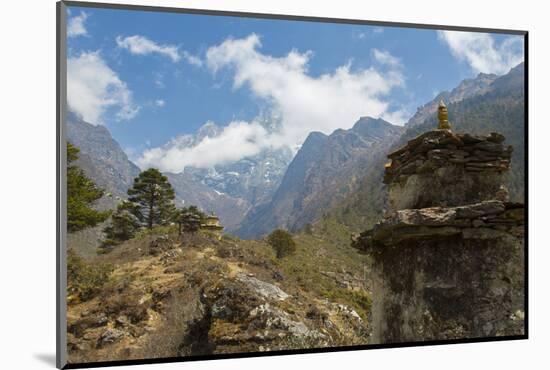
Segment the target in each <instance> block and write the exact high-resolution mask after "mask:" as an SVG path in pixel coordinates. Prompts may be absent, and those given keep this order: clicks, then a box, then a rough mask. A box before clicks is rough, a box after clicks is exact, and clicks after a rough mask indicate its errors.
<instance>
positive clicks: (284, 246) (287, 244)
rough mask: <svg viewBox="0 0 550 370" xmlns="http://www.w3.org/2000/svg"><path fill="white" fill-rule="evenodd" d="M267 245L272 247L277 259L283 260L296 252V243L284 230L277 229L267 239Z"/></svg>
mask: <svg viewBox="0 0 550 370" xmlns="http://www.w3.org/2000/svg"><path fill="white" fill-rule="evenodd" d="M267 243H268V244H269V245H271V247H273V249H274V250H275V254H276V255H277V258H283V257H285V256H288V255H290V254H293V253H294V252H295V251H296V242H295V241H294V239H292V235H291V234H289V233H288V232H287V231H285V230H281V229H277V230H275V231H273V232H272V233H271V234H269V235H268V237H267Z"/></svg>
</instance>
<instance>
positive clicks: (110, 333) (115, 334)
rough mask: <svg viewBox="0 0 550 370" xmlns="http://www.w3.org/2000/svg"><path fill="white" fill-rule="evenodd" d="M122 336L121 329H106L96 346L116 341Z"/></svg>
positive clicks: (99, 346)
mask: <svg viewBox="0 0 550 370" xmlns="http://www.w3.org/2000/svg"><path fill="white" fill-rule="evenodd" d="M122 337H124V332H123V331H121V330H118V329H107V330H105V331H104V332H103V333H102V334H101V336H100V337H99V339H98V341H97V347H98V348H101V347H103V346H105V345H107V344H112V343H115V342H118V341H119V340H120V339H122Z"/></svg>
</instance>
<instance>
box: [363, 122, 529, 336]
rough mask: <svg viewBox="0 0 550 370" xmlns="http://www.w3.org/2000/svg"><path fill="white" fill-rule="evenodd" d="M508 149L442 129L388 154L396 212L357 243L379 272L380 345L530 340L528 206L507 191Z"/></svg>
mask: <svg viewBox="0 0 550 370" xmlns="http://www.w3.org/2000/svg"><path fill="white" fill-rule="evenodd" d="M504 140H505V138H504V137H503V136H502V135H500V134H497V133H492V134H490V135H486V136H474V135H469V134H456V133H453V132H452V131H451V130H434V131H429V132H426V133H424V134H421V135H420V136H418V137H416V138H415V139H413V140H410V141H409V142H408V143H407V144H406V145H405V146H404V147H403V148H401V149H399V150H397V151H395V152H393V153H391V154H389V155H388V157H389V158H390V162H389V163H388V164H387V165H386V168H385V176H384V183H385V184H387V185H388V190H389V207H390V210H389V211H388V212H387V214H386V215H385V217H384V219H382V220H381V221H380V222H378V223H377V224H376V225H375V226H374V228H372V229H370V230H367V231H365V232H363V233H362V234H360V235H359V236H358V237H356V238H354V240H353V242H352V244H353V246H354V247H355V248H357V249H359V250H360V251H362V252H363V253H366V254H369V255H370V256H372V260H373V264H374V269H373V270H374V273H375V276H374V278H373V307H372V313H371V315H372V318H371V320H370V321H371V323H372V325H373V343H377V342H378V343H398V342H410V341H425V340H442V339H460V338H478V337H487V336H501V335H522V334H523V333H524V321H523V320H524V319H523V317H524V276H525V273H524V230H525V226H524V205H523V204H522V203H514V202H509V201H508V199H507V192H506V189H505V188H504V187H503V186H502V182H503V178H502V174H503V173H504V172H505V171H507V170H508V168H509V165H510V157H511V153H512V148H511V147H510V146H505V145H503V142H504Z"/></svg>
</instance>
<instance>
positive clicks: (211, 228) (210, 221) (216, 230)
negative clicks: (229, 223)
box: [201, 213, 223, 239]
mask: <svg viewBox="0 0 550 370" xmlns="http://www.w3.org/2000/svg"><path fill="white" fill-rule="evenodd" d="M201 230H204V231H208V232H211V233H213V234H214V235H216V236H217V238H218V239H221V237H222V231H223V226H222V225H221V223H220V219H219V218H218V216H216V215H215V214H213V213H212V214H210V215H208V216H206V217H205V219H204V223H203V224H201Z"/></svg>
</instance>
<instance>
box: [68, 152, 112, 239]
mask: <svg viewBox="0 0 550 370" xmlns="http://www.w3.org/2000/svg"><path fill="white" fill-rule="evenodd" d="M79 151H80V150H79V149H78V148H77V147H75V146H73V145H72V144H71V143H68V142H67V230H68V231H69V232H75V231H78V230H82V229H85V228H88V227H93V226H96V225H97V224H99V223H101V222H103V221H105V220H106V219H107V217H109V214H110V212H109V211H105V212H101V211H97V210H95V209H93V208H92V206H93V205H94V203H95V202H96V201H97V200H98V199H100V198H101V197H102V196H103V189H100V188H98V187H97V186H96V185H95V184H94V183H93V181H92V180H90V179H89V178H88V177H86V175H85V174H84V171H82V169H81V168H79V167H77V166H75V165H74V164H72V163H73V162H74V161H76V160H77V159H78V153H79Z"/></svg>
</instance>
